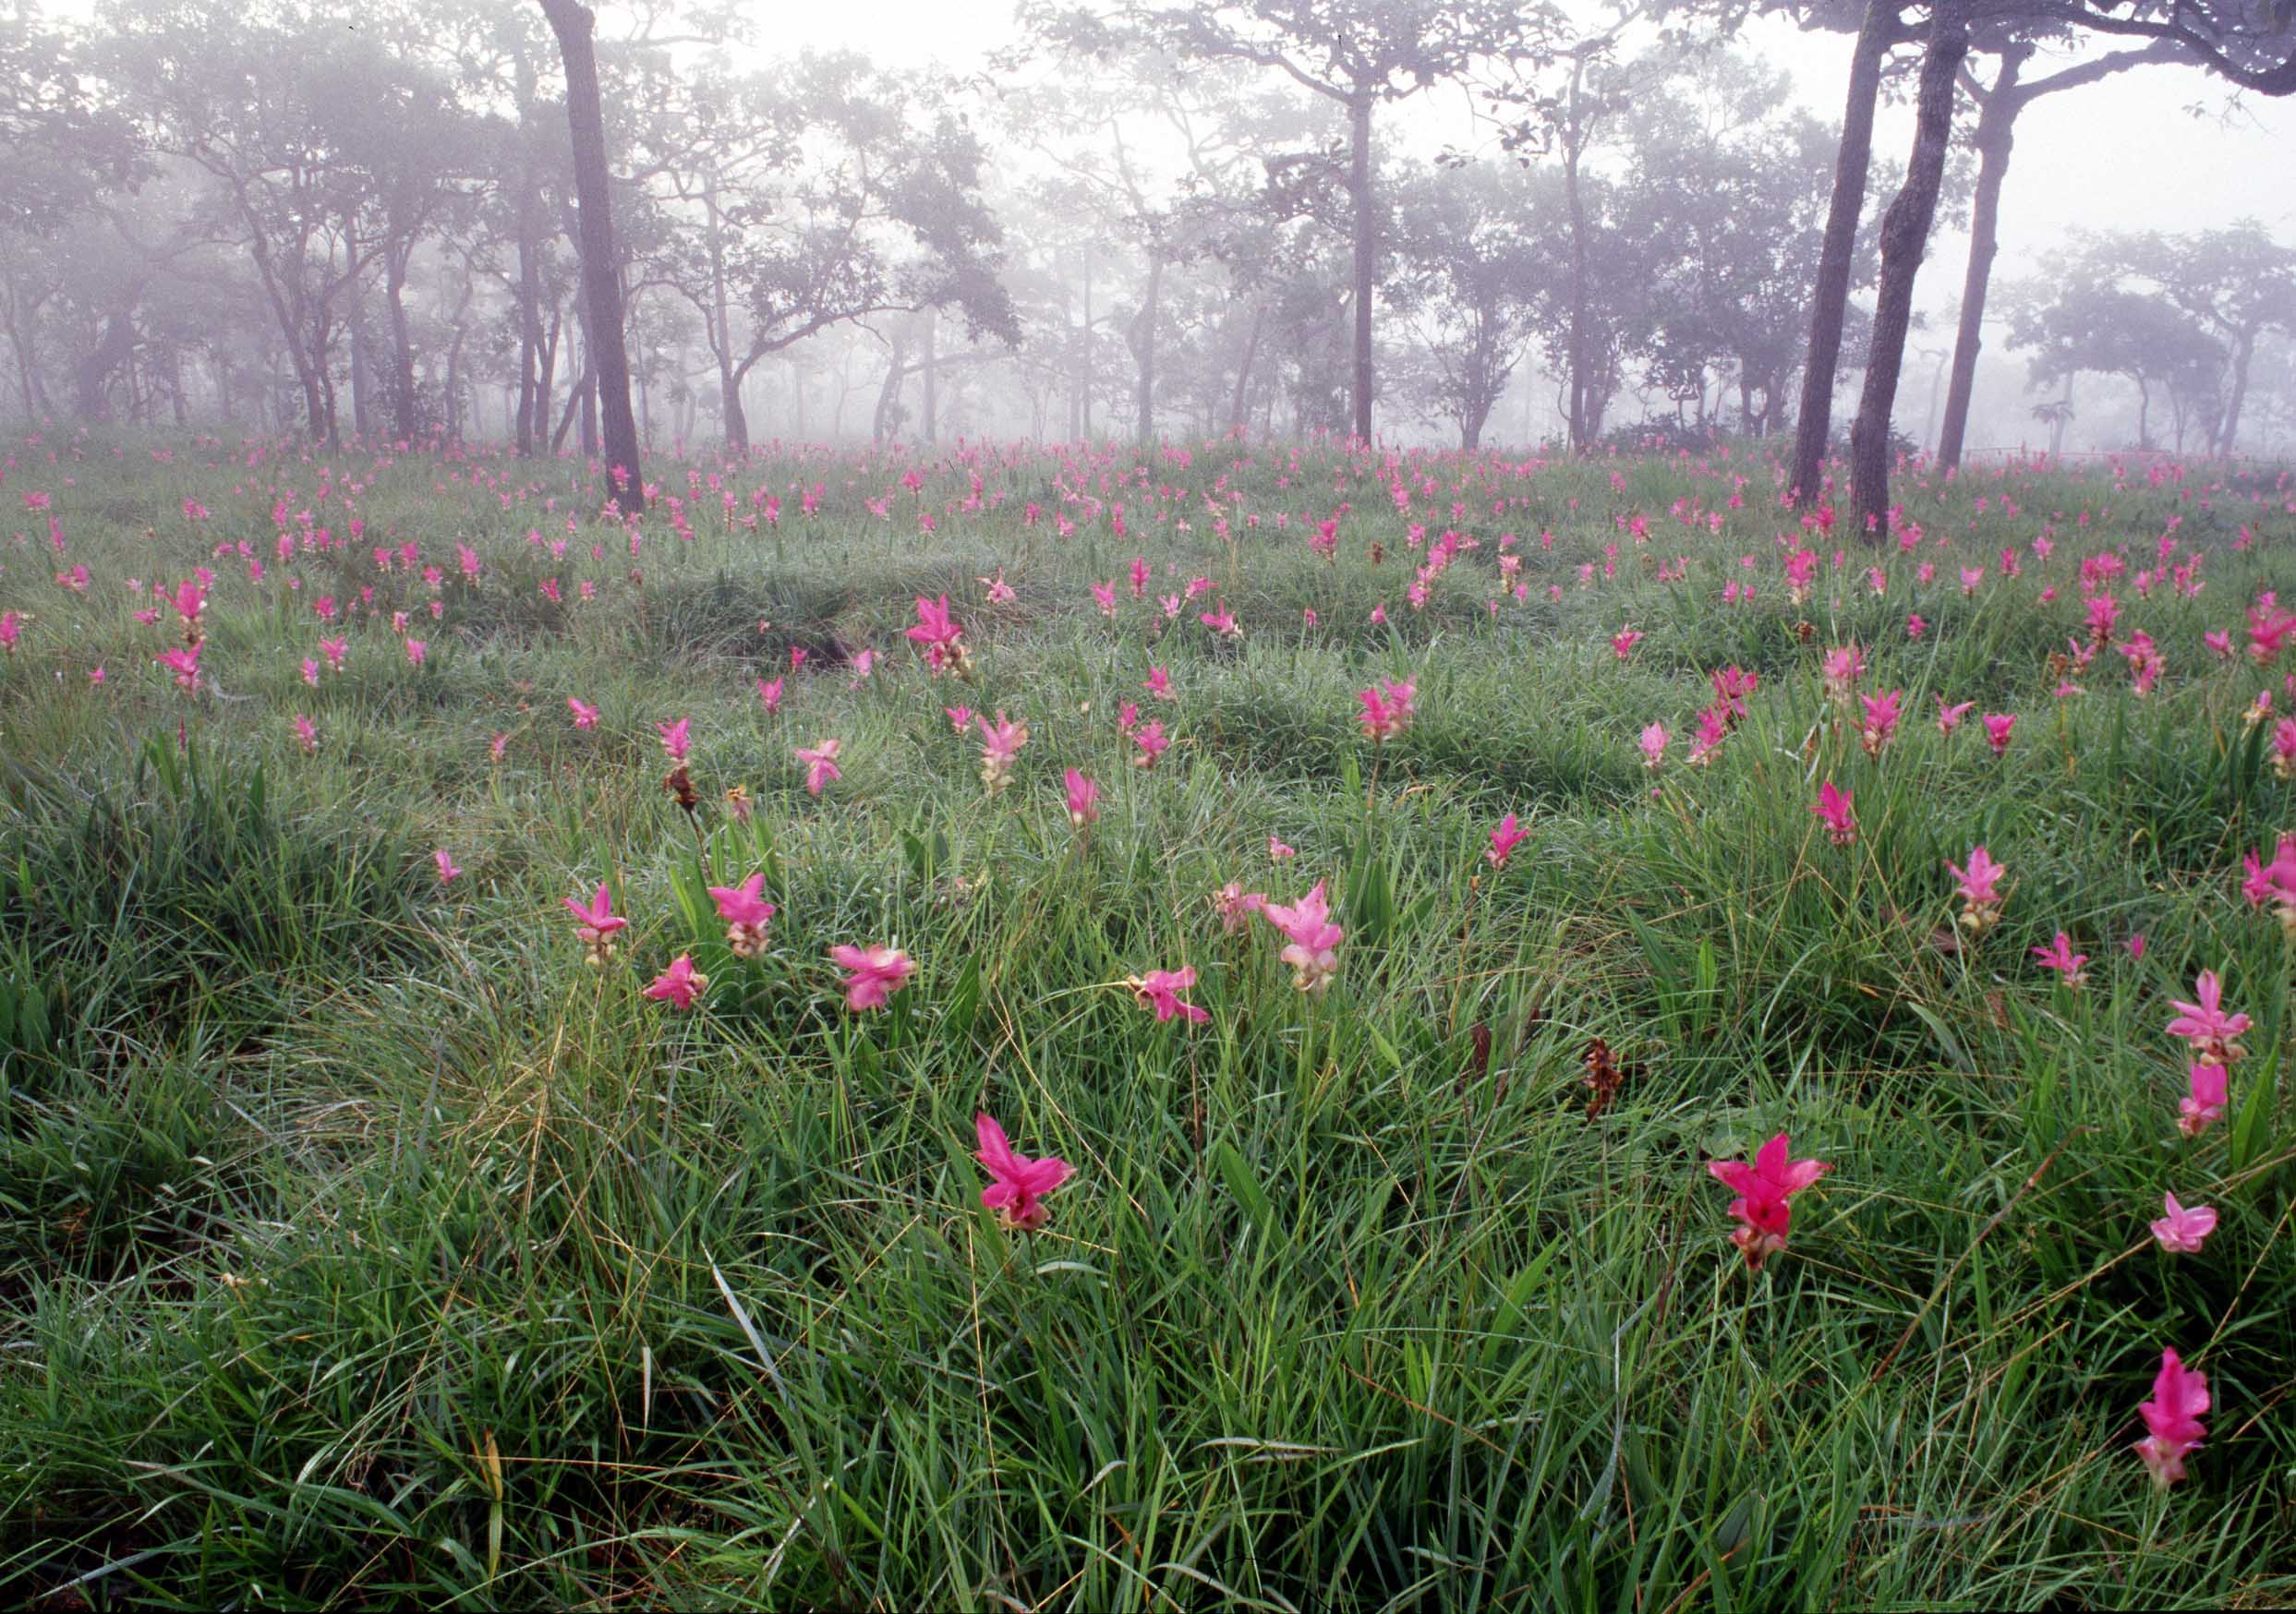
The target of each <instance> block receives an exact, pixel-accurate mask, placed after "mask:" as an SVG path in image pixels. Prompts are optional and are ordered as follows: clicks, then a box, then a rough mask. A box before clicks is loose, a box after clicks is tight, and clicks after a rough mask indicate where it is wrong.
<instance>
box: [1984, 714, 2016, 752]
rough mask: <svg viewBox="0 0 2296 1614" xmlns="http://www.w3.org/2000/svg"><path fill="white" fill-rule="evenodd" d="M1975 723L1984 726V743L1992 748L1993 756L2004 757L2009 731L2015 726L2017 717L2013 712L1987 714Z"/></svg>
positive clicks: (2007, 749) (2007, 747) (2007, 745)
mask: <svg viewBox="0 0 2296 1614" xmlns="http://www.w3.org/2000/svg"><path fill="white" fill-rule="evenodd" d="M1977 721H1978V722H1980V723H1982V724H1984V725H1985V742H1986V743H1987V744H1988V745H1989V746H1991V747H1992V748H1993V754H1994V755H1995V756H2002V755H2006V754H2007V753H2008V751H2009V731H2010V730H2011V729H2014V728H2015V727H2016V726H2017V715H2016V714H2015V713H2014V712H1988V713H1986V714H1985V715H1984V716H1983V717H1979V718H1978V719H1977Z"/></svg>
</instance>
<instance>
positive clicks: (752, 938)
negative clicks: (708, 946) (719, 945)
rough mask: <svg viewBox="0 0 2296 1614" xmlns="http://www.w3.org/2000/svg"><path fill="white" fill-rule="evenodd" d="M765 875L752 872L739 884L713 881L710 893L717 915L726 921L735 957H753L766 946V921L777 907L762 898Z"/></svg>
mask: <svg viewBox="0 0 2296 1614" xmlns="http://www.w3.org/2000/svg"><path fill="white" fill-rule="evenodd" d="M765 891H766V876H765V872H764V871H763V870H759V871H757V872H756V873H752V874H751V875H750V876H749V878H748V879H746V880H743V882H742V883H741V884H740V885H712V886H711V887H709V895H710V897H711V898H712V899H713V900H715V901H716V903H717V904H718V917H719V919H721V920H723V921H725V927H726V946H729V947H731V948H732V949H733V954H734V957H736V958H755V957H756V956H757V955H758V954H760V953H762V952H764V951H765V950H766V925H767V921H770V920H771V919H772V918H773V916H774V914H775V913H776V912H778V911H779V910H778V909H776V908H775V907H774V905H773V904H772V903H770V902H767V900H765Z"/></svg>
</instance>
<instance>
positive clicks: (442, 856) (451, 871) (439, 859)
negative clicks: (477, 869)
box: [430, 847, 462, 885]
mask: <svg viewBox="0 0 2296 1614" xmlns="http://www.w3.org/2000/svg"><path fill="white" fill-rule="evenodd" d="M430 861H432V862H434V863H436V864H437V865H438V866H439V884H440V885H445V884H446V883H447V882H448V881H449V880H452V879H453V878H454V877H455V876H456V875H457V874H460V873H462V870H460V869H458V868H456V867H455V866H454V854H453V852H450V851H448V850H447V849H446V848H444V847H441V848H440V849H438V850H437V851H435V852H432V853H431V854H430Z"/></svg>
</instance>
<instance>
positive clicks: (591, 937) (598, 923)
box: [566, 880, 630, 964]
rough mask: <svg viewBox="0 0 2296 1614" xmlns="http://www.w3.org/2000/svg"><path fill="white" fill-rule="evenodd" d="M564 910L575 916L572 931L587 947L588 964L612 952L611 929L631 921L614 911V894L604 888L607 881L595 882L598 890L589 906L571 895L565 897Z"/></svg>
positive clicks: (594, 962) (612, 935)
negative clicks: (585, 905)
mask: <svg viewBox="0 0 2296 1614" xmlns="http://www.w3.org/2000/svg"><path fill="white" fill-rule="evenodd" d="M566 911H567V912H569V913H571V914H573V915H574V934H575V936H576V937H578V938H579V939H580V940H581V941H582V943H583V944H584V945H585V946H587V947H588V948H589V949H590V951H589V956H588V958H587V959H586V962H588V963H591V964H603V963H605V962H606V960H607V959H609V958H612V957H613V956H614V941H613V937H614V933H615V932H616V931H618V930H621V929H622V927H623V926H625V925H627V924H628V923H629V922H630V921H628V920H626V919H623V918H622V916H621V915H619V914H617V913H616V912H615V911H614V898H613V894H612V893H611V892H610V891H608V890H607V889H606V882H605V881H603V880H600V881H599V882H598V894H597V895H596V896H595V897H591V898H590V901H589V906H588V907H584V906H583V905H582V904H581V903H579V902H576V901H575V900H574V898H573V897H567V898H566Z"/></svg>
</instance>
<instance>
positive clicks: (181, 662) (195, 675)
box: [153, 642, 205, 695]
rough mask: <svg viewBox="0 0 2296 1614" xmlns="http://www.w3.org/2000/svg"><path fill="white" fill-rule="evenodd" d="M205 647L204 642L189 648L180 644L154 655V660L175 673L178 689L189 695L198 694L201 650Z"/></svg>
mask: <svg viewBox="0 0 2296 1614" xmlns="http://www.w3.org/2000/svg"><path fill="white" fill-rule="evenodd" d="M203 648H205V644H204V642H202V643H201V644H193V645H191V646H189V647H188V648H185V647H180V646H179V647H178V648H176V649H173V650H163V651H161V652H160V654H159V655H158V656H155V657H153V660H154V661H155V662H156V663H157V664H158V665H159V666H162V667H164V668H167V669H168V670H169V671H170V672H173V673H174V674H175V687H176V688H177V689H179V690H181V691H183V693H186V694H187V695H188V694H196V693H199V652H200V651H201V650H202V649H203Z"/></svg>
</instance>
